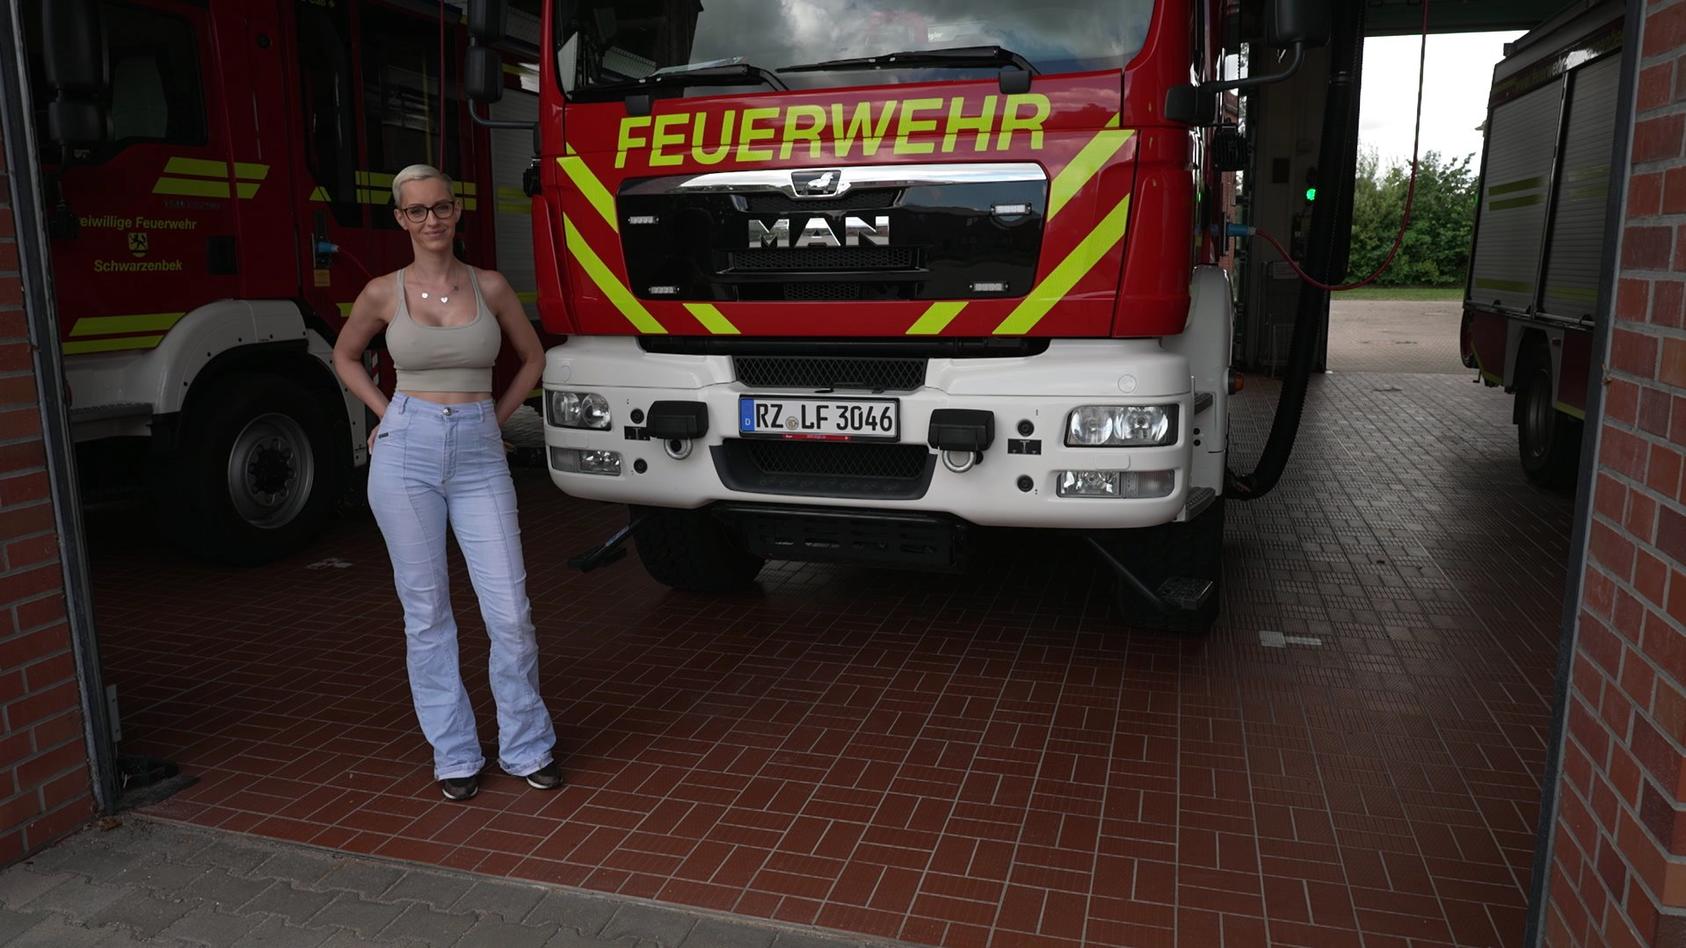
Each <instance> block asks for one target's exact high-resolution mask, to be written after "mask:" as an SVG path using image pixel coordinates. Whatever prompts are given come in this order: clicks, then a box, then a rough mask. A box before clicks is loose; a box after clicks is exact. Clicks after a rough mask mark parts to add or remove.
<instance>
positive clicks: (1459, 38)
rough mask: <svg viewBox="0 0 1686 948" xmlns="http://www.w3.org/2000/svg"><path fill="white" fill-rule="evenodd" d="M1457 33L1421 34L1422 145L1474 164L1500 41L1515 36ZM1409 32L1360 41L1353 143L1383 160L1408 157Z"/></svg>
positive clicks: (1412, 47)
mask: <svg viewBox="0 0 1686 948" xmlns="http://www.w3.org/2000/svg"><path fill="white" fill-rule="evenodd" d="M1521 35H1522V34H1521V33H1520V32H1509V33H1462V34H1452V35H1440V36H1430V37H1429V38H1428V77H1427V79H1426V80H1425V81H1424V83H1423V136H1422V150H1423V153H1424V154H1427V153H1428V152H1429V151H1430V150H1434V151H1438V152H1440V153H1441V154H1443V155H1448V156H1456V155H1465V154H1474V155H1475V156H1476V159H1475V161H1474V162H1473V163H1472V164H1473V166H1474V167H1477V168H1479V167H1480V166H1481V160H1480V159H1481V132H1480V131H1479V126H1480V125H1481V123H1482V122H1484V121H1486V118H1487V90H1488V88H1489V87H1490V86H1491V85H1492V83H1493V66H1494V64H1495V63H1497V62H1498V61H1499V60H1500V59H1501V58H1503V56H1504V44H1505V43H1507V42H1509V41H1510V40H1513V39H1516V38H1517V37H1518V36H1521ZM1421 42H1422V40H1421V38H1420V37H1416V36H1385V37H1372V38H1370V39H1367V40H1365V42H1364V81H1363V86H1362V93H1363V100H1362V101H1361V102H1360V103H1359V127H1358V143H1359V147H1360V148H1373V149H1375V150H1376V152H1377V153H1378V154H1379V155H1380V157H1381V160H1382V164H1383V165H1384V166H1386V165H1388V164H1400V165H1403V164H1406V163H1408V162H1409V161H1410V160H1411V131H1412V123H1413V121H1414V120H1415V117H1416V116H1415V112H1416V104H1417V54H1418V49H1419V47H1420V44H1421Z"/></svg>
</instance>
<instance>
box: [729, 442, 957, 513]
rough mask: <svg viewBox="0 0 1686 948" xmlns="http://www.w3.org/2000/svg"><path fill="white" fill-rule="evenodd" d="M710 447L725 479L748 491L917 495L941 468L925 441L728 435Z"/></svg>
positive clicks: (908, 497)
mask: <svg viewBox="0 0 1686 948" xmlns="http://www.w3.org/2000/svg"><path fill="white" fill-rule="evenodd" d="M709 450H710V452H711V453H712V454H713V456H714V469H715V471H716V472H717V473H718V474H719V475H720V482H721V483H722V484H725V485H726V487H727V488H729V489H731V490H735V491H741V492H745V493H755V494H785V495H788V496H796V497H859V498H876V499H880V500H918V499H919V498H921V497H923V496H925V492H926V491H927V490H929V489H930V486H931V476H932V475H933V474H935V473H936V455H934V454H932V453H931V452H930V451H929V450H927V449H926V447H925V446H924V445H922V444H835V443H831V444H828V443H825V442H820V441H761V440H755V439H747V438H729V439H727V440H726V442H725V443H724V444H721V445H719V446H717V447H714V448H710V449H709Z"/></svg>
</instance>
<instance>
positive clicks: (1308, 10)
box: [1270, 0, 1331, 48]
mask: <svg viewBox="0 0 1686 948" xmlns="http://www.w3.org/2000/svg"><path fill="white" fill-rule="evenodd" d="M1272 6H1273V9H1272V11H1271V22H1270V40H1271V44H1272V45H1274V46H1278V47H1282V48H1286V47H1289V46H1322V45H1323V44H1325V43H1327V42H1329V28H1330V23H1329V20H1330V15H1331V14H1330V10H1329V0H1275V3H1274V4H1273V5H1272Z"/></svg>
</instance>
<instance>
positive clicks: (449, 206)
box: [402, 200, 457, 224]
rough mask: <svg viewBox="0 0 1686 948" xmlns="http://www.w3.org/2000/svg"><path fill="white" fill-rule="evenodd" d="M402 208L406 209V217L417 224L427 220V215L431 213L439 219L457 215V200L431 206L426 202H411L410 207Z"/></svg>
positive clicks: (445, 219) (444, 219) (448, 218)
mask: <svg viewBox="0 0 1686 948" xmlns="http://www.w3.org/2000/svg"><path fill="white" fill-rule="evenodd" d="M402 210H403V211H404V216H405V217H408V218H409V219H410V220H411V221H412V222H414V223H417V224H420V223H421V222H422V221H425V220H427V215H429V214H432V215H433V216H434V217H436V218H438V219H439V220H442V221H448V220H450V219H451V218H453V217H456V216H457V202H456V201H454V200H452V201H440V202H439V203H438V204H435V205H433V206H432V207H429V206H427V205H426V204H411V205H410V206H409V207H406V208H403V209H402Z"/></svg>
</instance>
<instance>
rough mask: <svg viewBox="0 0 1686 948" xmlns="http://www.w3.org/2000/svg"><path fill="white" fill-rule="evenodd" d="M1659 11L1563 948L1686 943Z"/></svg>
mask: <svg viewBox="0 0 1686 948" xmlns="http://www.w3.org/2000/svg"><path fill="white" fill-rule="evenodd" d="M1636 6H1640V5H1630V6H1629V9H1634V8H1635V7H1636ZM1642 8H1643V9H1644V10H1645V14H1644V15H1645V22H1644V23H1643V25H1642V28H1641V29H1642V32H1641V36H1642V42H1641V44H1640V55H1641V61H1640V73H1639V80H1638V85H1637V90H1636V95H1637V102H1636V106H1635V115H1634V123H1635V124H1634V134H1633V142H1632V154H1631V159H1630V160H1631V169H1630V174H1631V178H1630V181H1629V184H1628V195H1627V211H1626V219H1625V220H1624V222H1623V226H1622V243H1621V259H1620V270H1621V272H1620V280H1619V284H1618V288H1617V294H1616V296H1617V298H1616V307H1615V309H1616V313H1615V321H1614V325H1613V326H1612V328H1611V336H1610V339H1609V356H1608V359H1607V360H1606V378H1605V386H1604V406H1603V414H1602V417H1601V418H1600V419H1598V428H1597V430H1596V431H1594V430H1592V429H1590V428H1589V430H1588V436H1589V437H1590V436H1596V437H1597V438H1598V439H1599V441H1598V456H1597V469H1596V471H1595V473H1594V482H1593V494H1592V503H1591V505H1590V507H1591V509H1590V516H1591V522H1590V523H1589V524H1588V526H1587V533H1586V536H1587V554H1586V564H1585V573H1584V586H1583V591H1582V596H1581V602H1580V615H1579V626H1578V629H1577V634H1576V639H1575V642H1576V644H1575V649H1574V654H1573V656H1572V658H1571V671H1570V682H1569V692H1568V705H1567V713H1566V728H1565V730H1566V734H1565V737H1564V744H1563V758H1562V760H1563V765H1562V770H1561V772H1560V773H1558V774H1557V775H1555V777H1554V779H1556V781H1557V788H1556V789H1557V813H1556V816H1555V822H1554V825H1553V827H1552V834H1551V836H1552V840H1551V866H1550V876H1549V878H1548V879H1547V882H1546V885H1547V889H1546V901H1545V906H1544V910H1545V914H1544V933H1545V942H1546V944H1548V945H1622V946H1626V945H1678V944H1683V943H1686V482H1683V480H1682V468H1683V466H1686V464H1683V453H1686V319H1683V310H1682V306H1683V300H1686V0H1669V2H1655V0H1653V2H1651V3H1650V4H1648V5H1644V6H1643V7H1642ZM1589 424H1590V423H1589Z"/></svg>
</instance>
